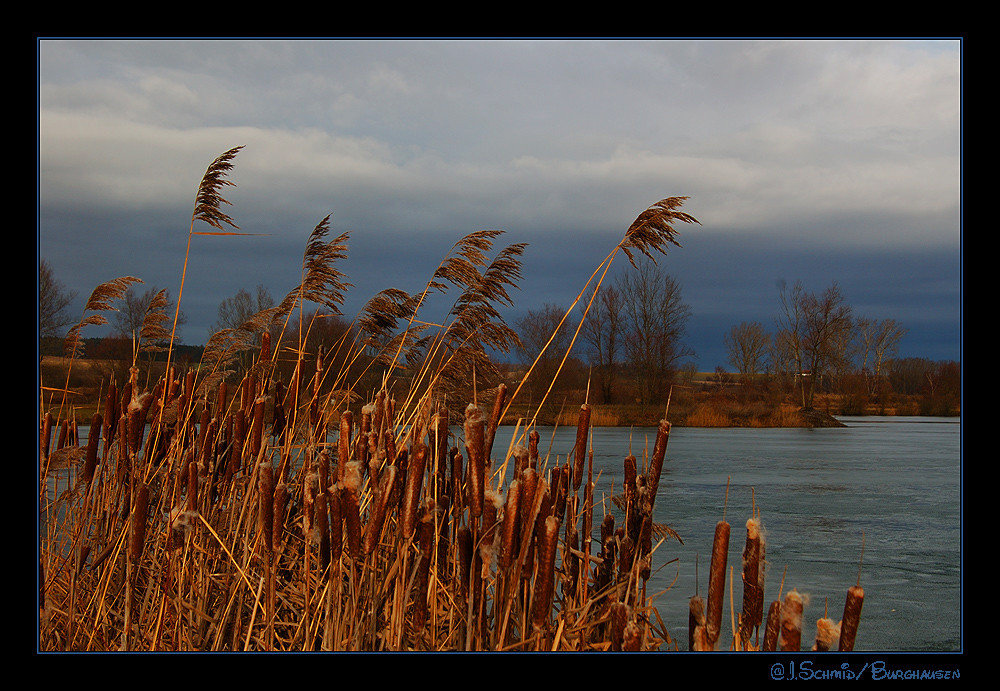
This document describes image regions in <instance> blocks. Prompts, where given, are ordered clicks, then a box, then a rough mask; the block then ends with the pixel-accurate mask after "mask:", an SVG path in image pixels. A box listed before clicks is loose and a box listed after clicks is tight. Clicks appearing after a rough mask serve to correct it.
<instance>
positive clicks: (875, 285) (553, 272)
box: [37, 37, 963, 371]
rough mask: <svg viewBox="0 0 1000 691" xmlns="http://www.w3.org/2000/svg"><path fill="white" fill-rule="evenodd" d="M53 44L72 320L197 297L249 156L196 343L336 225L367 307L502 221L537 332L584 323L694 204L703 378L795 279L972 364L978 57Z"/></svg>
mask: <svg viewBox="0 0 1000 691" xmlns="http://www.w3.org/2000/svg"><path fill="white" fill-rule="evenodd" d="M37 51H38V52H37V163H38V171H37V174H38V179H37V186H38V187H37V189H38V216H37V221H38V257H39V261H41V260H44V261H46V262H48V264H49V265H50V266H51V267H52V269H53V271H54V273H55V275H56V278H57V279H58V280H59V281H61V282H62V284H63V285H64V286H65V288H66V289H67V290H73V291H76V292H77V294H78V298H77V301H76V303H75V304H74V305H73V307H72V308H71V314H73V315H76V314H80V315H81V317H82V316H83V309H84V303H85V300H86V298H87V297H88V296H89V295H90V293H91V291H92V290H93V289H94V288H95V287H96V286H98V285H99V284H101V283H103V282H105V281H108V280H111V279H114V278H118V277H122V276H135V277H137V278H140V279H142V280H143V282H144V284H145V285H144V286H140V287H141V288H149V287H155V288H157V289H160V288H166V289H168V291H169V292H170V294H171V296H173V297H176V296H177V294H178V290H179V288H180V286H181V276H182V271H183V269H184V258H185V251H186V249H187V241H188V231H189V230H190V227H191V214H192V210H193V207H194V199H195V193H196V191H197V187H198V185H199V183H200V181H201V179H202V176H203V175H204V173H205V170H206V169H207V167H208V166H209V164H211V162H212V161H213V160H214V159H215V158H216V157H217V156H218V155H220V154H221V153H223V152H225V151H227V150H229V149H231V148H233V147H236V146H242V147H244V148H243V149H242V150H241V151H240V152H239V154H238V155H237V157H236V159H235V161H234V168H233V170H232V171H231V172H230V174H229V176H228V179H229V181H231V182H232V183H234V185H235V186H234V187H227V188H224V190H223V196H224V197H225V198H226V199H227V200H228V201H229V202H230V203H231V205H230V206H227V207H226V211H227V213H229V214H230V216H232V218H233V221H234V222H235V223H236V225H238V226H239V229H240V231H241V232H244V233H248V234H250V235H247V236H244V237H208V236H195V237H194V238H192V243H191V249H190V258H189V263H188V268H187V275H186V278H185V280H184V285H183V294H182V299H181V309H182V311H183V312H184V314H185V316H186V318H187V323H186V324H185V325H184V326H183V329H182V332H181V334H180V336H181V339H182V340H183V342H184V343H188V344H200V343H204V342H205V340H206V339H207V338H208V333H209V328H210V326H211V325H212V324H214V323H215V322H216V320H217V315H218V307H219V304H220V303H221V302H222V301H223V300H224V299H226V298H228V297H231V296H233V295H235V294H236V293H237V291H239V290H240V289H246V290H249V291H251V292H253V291H254V289H255V288H256V286H257V285H258V284H261V285H264V286H265V287H266V288H267V289H268V291H269V292H270V293H271V294H272V295H273V296H274V297H275V299H276V300H280V299H281V298H282V297H284V295H285V294H286V293H287V292H288V291H290V290H291V289H292V288H294V287H295V286H296V285H297V284H298V282H299V280H300V271H301V263H302V254H303V251H304V249H305V244H306V241H307V239H308V236H309V234H310V233H311V232H312V230H313V229H314V228H315V227H316V225H317V224H318V223H320V222H321V221H322V220H323V219H324V218H325V217H326V216H328V215H329V216H330V224H331V231H330V237H332V236H334V235H337V234H340V233H343V232H347V233H349V235H350V240H349V256H348V257H347V258H346V259H345V260H344V261H343V262H342V263H341V264H340V265H339V266H338V268H340V270H341V271H343V272H344V273H345V274H346V276H347V278H346V280H348V281H349V282H350V283H351V284H353V287H352V288H351V290H350V291H349V292H348V294H347V299H346V301H345V304H344V306H343V312H344V315H345V316H347V317H353V316H355V315H356V314H357V312H358V311H359V310H360V309H361V308H362V307H363V305H364V303H365V302H367V300H368V299H369V298H371V297H372V296H373V295H375V294H376V293H377V292H378V291H380V290H382V289H385V288H400V289H403V290H406V291H408V292H411V293H413V292H419V291H420V290H422V289H423V287H424V285H425V284H426V282H427V281H428V280H429V279H430V277H431V274H432V273H433V271H434V270H435V268H436V267H437V265H438V263H439V262H440V261H441V260H442V259H443V258H444V257H445V255H446V254H447V253H448V252H449V250H450V249H451V247H452V245H453V244H454V243H455V242H456V241H458V240H459V239H460V238H461V237H463V236H464V235H466V234H468V233H470V232H473V231H477V230H493V229H497V230H502V231H503V235H502V236H501V237H500V238H498V239H497V241H496V243H497V249H499V248H500V247H504V246H506V245H509V244H513V243H521V242H523V243H527V244H528V247H527V248H526V250H525V254H524V256H523V257H522V260H523V278H522V280H521V281H520V283H519V289H518V290H516V291H514V292H513V294H512V297H513V299H514V301H515V305H514V307H512V308H508V309H504V310H503V315H504V318H505V320H506V321H507V323H508V324H511V325H513V324H515V323H516V321H517V319H519V318H521V317H522V316H524V315H525V314H526V313H527V312H528V311H529V310H540V309H542V308H543V306H544V305H545V304H546V303H552V304H557V305H560V306H563V307H568V306H569V305H570V304H571V302H572V301H573V299H574V298H576V297H577V295H578V294H579V293H580V291H581V290H582V289H583V287H584V285H585V284H586V282H587V280H588V279H589V278H590V276H591V274H592V272H593V271H594V270H595V269H597V267H598V266H599V265H600V263H601V262H602V261H603V260H604V258H605V257H606V256H607V255H608V253H609V252H610V251H611V250H612V249H613V248H614V247H615V245H617V244H618V242H620V240H621V239H622V237H623V235H624V233H625V231H626V229H627V228H628V227H629V225H630V224H631V223H632V221H633V220H634V219H635V218H636V216H638V215H639V214H640V213H641V212H642V211H643V210H644V209H646V208H647V207H649V206H650V205H652V204H654V203H656V202H657V201H659V200H661V199H663V198H666V197H682V196H683V197H688V199H687V200H686V201H685V203H684V206H683V209H682V210H683V211H685V212H687V213H689V214H691V215H692V216H694V217H695V218H696V219H697V220H698V222H699V223H698V224H697V225H694V224H679V225H678V228H677V229H678V230H679V231H680V236H679V238H678V240H679V242H680V244H681V245H682V247H680V248H677V247H670V248H669V249H668V251H667V254H666V256H661V257H660V258H659V259H658V264H659V266H660V267H662V269H663V270H664V271H665V272H666V273H668V274H669V275H670V276H672V277H673V278H674V279H675V280H677V281H678V282H679V284H680V286H681V292H682V299H683V301H684V303H686V304H687V305H688V307H689V308H690V311H691V317H690V319H689V321H688V324H687V332H686V336H685V340H684V344H685V345H686V346H687V347H688V348H689V349H691V350H692V351H693V352H694V354H695V355H694V358H695V364H696V366H697V367H698V369H699V370H701V371H711V370H713V369H715V368H716V367H717V366H723V367H725V368H726V369H732V368H731V366H730V365H729V363H728V357H727V354H726V349H725V345H724V338H725V334H726V333H727V332H728V331H729V329H730V328H731V327H733V326H736V325H737V324H739V323H741V322H744V321H759V322H761V323H762V324H763V325H764V326H765V327H766V328H768V329H773V328H774V320H775V318H776V317H777V316H778V311H779V289H778V286H779V285H781V284H782V283H785V284H787V285H792V284H793V283H795V282H796V281H801V282H802V284H803V287H804V288H805V289H806V290H809V291H813V292H817V293H819V292H822V291H824V290H825V289H827V288H828V287H830V286H831V285H833V284H834V283H835V284H836V285H838V286H839V288H840V290H841V293H842V294H843V296H844V298H845V300H846V302H847V303H848V304H850V305H851V307H852V309H853V311H854V313H855V315H856V316H865V317H869V318H873V319H895V320H897V321H899V322H900V323H901V324H902V325H903V327H904V328H906V329H907V334H906V336H905V337H904V339H903V341H902V342H901V344H900V351H899V356H901V357H922V358H929V359H931V360H961V356H962V320H961V316H962V315H961V311H962V285H963V274H962V237H963V225H962V221H963V219H962V171H963V165H962V113H963V110H962V105H963V100H962V41H961V40H958V39H947V38H945V39H941V38H934V39H927V40H901V39H887V40H872V39H866V38H853V39H844V40H831V39H803V40H788V39H769V40H755V39H735V38H722V39H713V40H708V39H704V40H703V39H655V38H642V39H634V38H621V39H617V38H609V39H601V40H597V39H535V38H524V39H475V40H474V39H465V40H454V39H401V38H389V39H380V40H367V39H350V38H348V39H316V40H303V39H288V40H278V39H269V38H263V39H260V38H255V39H247V40H239V39H223V40H204V39H188V40H171V39H136V40H120V39H93V40H88V39H78V38H72V37H70V38H52V39H49V38H44V37H43V38H40V39H39V40H38V41H37ZM196 230H210V228H208V227H207V226H201V227H196ZM629 268H630V267H629V265H628V262H627V260H626V259H625V257H623V256H622V257H620V258H617V259H616V260H615V262H614V264H613V266H612V271H611V273H612V274H613V275H614V274H617V273H619V272H623V271H627V270H629ZM100 328H101V327H87V329H90V330H89V331H88V330H87V329H85V330H84V333H83V336H85V337H87V336H98V335H103V333H102V332H101V330H100Z"/></svg>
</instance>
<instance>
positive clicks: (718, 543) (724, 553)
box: [706, 521, 729, 649]
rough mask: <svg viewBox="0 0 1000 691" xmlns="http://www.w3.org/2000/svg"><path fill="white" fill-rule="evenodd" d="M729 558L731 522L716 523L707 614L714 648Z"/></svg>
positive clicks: (709, 575) (710, 637)
mask: <svg viewBox="0 0 1000 691" xmlns="http://www.w3.org/2000/svg"><path fill="white" fill-rule="evenodd" d="M728 558H729V523H727V522H726V521H719V522H718V523H717V524H716V525H715V538H714V540H713V541H712V560H711V562H710V564H709V568H708V608H707V616H706V624H707V632H708V642H709V645H710V646H711V647H712V648H713V649H714V648H715V645H716V643H717V642H718V640H719V634H720V633H721V630H722V600H723V596H724V595H725V589H726V562H727V560H728Z"/></svg>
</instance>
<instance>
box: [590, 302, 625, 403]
mask: <svg viewBox="0 0 1000 691" xmlns="http://www.w3.org/2000/svg"><path fill="white" fill-rule="evenodd" d="M591 298H593V302H592V304H591V307H590V312H589V313H588V315H587V320H586V321H585V322H584V324H583V329H582V330H581V331H580V336H581V337H582V338H583V342H584V343H585V344H586V345H587V346H588V349H589V351H590V364H591V365H592V366H593V367H594V368H596V370H597V379H598V390H599V391H600V394H601V398H602V401H603V402H604V403H610V402H612V400H613V399H614V396H615V380H616V377H617V373H618V367H619V365H620V360H621V350H622V336H623V333H622V326H623V324H622V320H623V318H624V314H623V313H622V297H621V292H620V291H619V290H618V289H617V288H616V287H615V286H613V285H607V286H603V287H601V288H600V290H599V291H598V292H597V295H596V296H595V295H594V292H593V290H591V291H590V293H589V294H588V295H587V296H586V299H585V300H584V302H585V303H591Z"/></svg>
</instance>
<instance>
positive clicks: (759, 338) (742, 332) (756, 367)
mask: <svg viewBox="0 0 1000 691" xmlns="http://www.w3.org/2000/svg"><path fill="white" fill-rule="evenodd" d="M725 345H726V350H727V352H728V353H729V363H730V364H731V365H732V366H733V367H735V368H736V371H737V372H739V375H740V378H741V379H742V380H743V382H744V383H749V382H750V381H752V380H753V378H754V377H756V376H757V375H758V374H761V373H762V372H763V371H764V369H765V367H766V365H767V357H768V352H769V350H770V348H771V335H770V334H769V333H768V332H767V331H766V330H765V329H764V325H763V324H761V323H760V322H741V323H739V324H737V325H736V326H734V327H732V328H731V329H730V330H729V333H728V334H726V337H725Z"/></svg>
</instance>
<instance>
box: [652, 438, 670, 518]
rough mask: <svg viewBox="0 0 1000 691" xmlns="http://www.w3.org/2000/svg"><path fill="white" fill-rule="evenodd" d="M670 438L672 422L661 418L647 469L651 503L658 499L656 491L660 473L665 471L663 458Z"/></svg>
mask: <svg viewBox="0 0 1000 691" xmlns="http://www.w3.org/2000/svg"><path fill="white" fill-rule="evenodd" d="M669 439H670V423H669V422H667V421H666V420H660V424H659V426H658V427H657V428H656V443H655V444H654V445H653V455H652V456H650V458H649V469H648V470H647V471H646V476H647V479H646V485H647V486H648V487H649V495H650V496H649V502H650V504H652V503H654V502H655V501H656V491H657V488H659V486H660V475H661V474H662V472H663V459H664V457H665V456H666V452H667V441H668V440H669Z"/></svg>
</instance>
